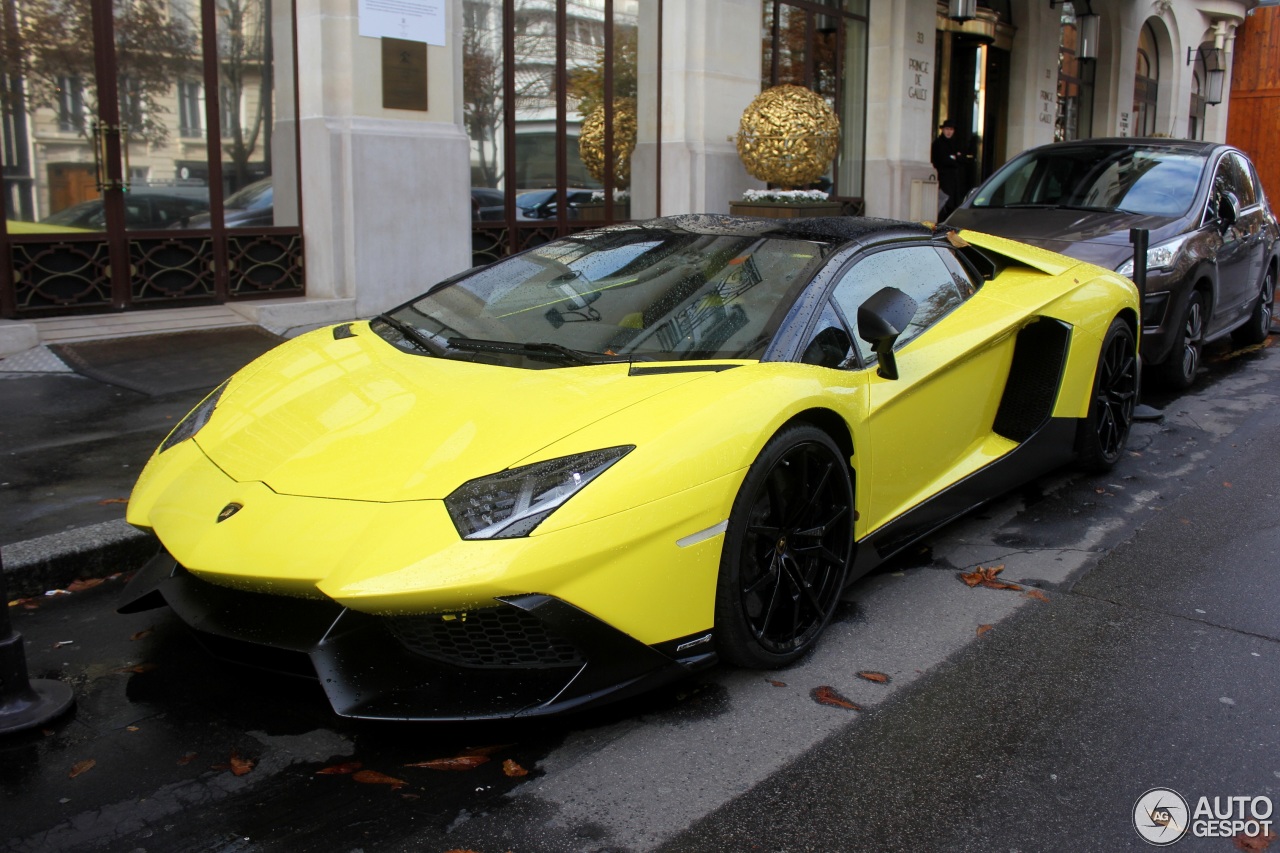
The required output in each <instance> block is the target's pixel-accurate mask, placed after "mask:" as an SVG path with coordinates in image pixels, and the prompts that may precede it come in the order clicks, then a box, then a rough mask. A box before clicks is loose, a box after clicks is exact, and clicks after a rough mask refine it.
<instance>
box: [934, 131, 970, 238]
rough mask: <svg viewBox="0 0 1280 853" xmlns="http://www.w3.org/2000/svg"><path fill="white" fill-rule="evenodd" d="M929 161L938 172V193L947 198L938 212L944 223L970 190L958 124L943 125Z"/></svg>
mask: <svg viewBox="0 0 1280 853" xmlns="http://www.w3.org/2000/svg"><path fill="white" fill-rule="evenodd" d="M929 160H930V162H932V163H933V168H934V169H936V170H937V172H938V191H939V192H941V193H942V194H944V195H945V196H946V197H947V198H946V200H945V201H944V202H943V203H942V207H941V208H940V209H939V210H938V221H942V220H943V219H946V218H947V217H948V216H949V215H951V211H953V210H955V209H956V207H957V206H959V204H960V202H962V201H964V194H965V193H966V192H967V191H968V189H969V187H968V183H969V179H968V172H969V163H968V159H967V156H966V155H965V152H964V147H963V145H962V144H961V142H960V140H959V139H958V138H956V123H955V122H954V121H952V120H951V119H947V120H946V121H944V122H943V123H942V127H941V129H940V131H939V133H938V138H937V139H935V140H933V146H932V147H931V148H930V149H929Z"/></svg>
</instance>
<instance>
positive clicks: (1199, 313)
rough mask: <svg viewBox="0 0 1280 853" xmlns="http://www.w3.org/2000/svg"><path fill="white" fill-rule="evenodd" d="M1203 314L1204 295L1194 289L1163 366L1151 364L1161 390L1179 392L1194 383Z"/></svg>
mask: <svg viewBox="0 0 1280 853" xmlns="http://www.w3.org/2000/svg"><path fill="white" fill-rule="evenodd" d="M1205 313H1206V312H1205V298H1204V294H1203V293H1201V292H1200V291H1198V290H1197V291H1195V292H1194V293H1192V294H1191V299H1189V300H1188V301H1187V310H1186V312H1185V313H1183V315H1182V331H1181V333H1180V334H1179V335H1178V342H1177V344H1176V345H1175V346H1174V348H1173V351H1172V352H1170V353H1169V357H1168V358H1167V359H1165V360H1164V362H1163V363H1161V364H1157V365H1155V371H1154V372H1155V374H1156V376H1157V378H1159V380H1160V384H1162V385H1164V386H1165V387H1167V388H1171V389H1174V390H1176V391H1181V390H1183V389H1186V388H1190V387H1191V383H1192V382H1195V381H1196V372H1197V371H1198V370H1199V369H1200V355H1201V350H1202V348H1203V346H1204V323H1205Z"/></svg>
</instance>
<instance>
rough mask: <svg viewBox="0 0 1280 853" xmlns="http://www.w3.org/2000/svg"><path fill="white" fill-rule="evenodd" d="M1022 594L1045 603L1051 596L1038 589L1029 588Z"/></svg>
mask: <svg viewBox="0 0 1280 853" xmlns="http://www.w3.org/2000/svg"><path fill="white" fill-rule="evenodd" d="M1022 595H1023V596H1024V597H1026V598H1034V599H1035V600H1036V601H1043V602H1045V603H1048V601H1049V596H1047V595H1045V594H1044V593H1043V592H1041V591H1040V590H1038V589H1029V590H1027V591H1026V592H1024V593H1023V594H1022Z"/></svg>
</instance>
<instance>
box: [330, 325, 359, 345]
mask: <svg viewBox="0 0 1280 853" xmlns="http://www.w3.org/2000/svg"><path fill="white" fill-rule="evenodd" d="M355 336H356V333H355V332H353V331H352V330H351V324H350V323H343V324H342V325H341V326H334V328H333V339H334V340H335V341H340V340H342V339H343V338H354V337H355Z"/></svg>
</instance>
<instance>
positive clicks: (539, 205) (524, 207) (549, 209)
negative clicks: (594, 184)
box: [516, 187, 594, 219]
mask: <svg viewBox="0 0 1280 853" xmlns="http://www.w3.org/2000/svg"><path fill="white" fill-rule="evenodd" d="M593 192H594V191H593V190H588V189H581V188H576V187H571V188H569V189H567V190H565V195H566V200H567V201H568V204H569V216H568V218H569V219H575V218H576V217H577V211H576V210H575V209H574V205H577V204H585V203H587V202H589V201H591V196H592V193H593ZM556 213H557V209H556V191H555V190H552V189H547V190H532V191H530V192H523V193H520V194H519V195H517V196H516V215H517V216H518V217H519V218H520V219H555V218H556Z"/></svg>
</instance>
